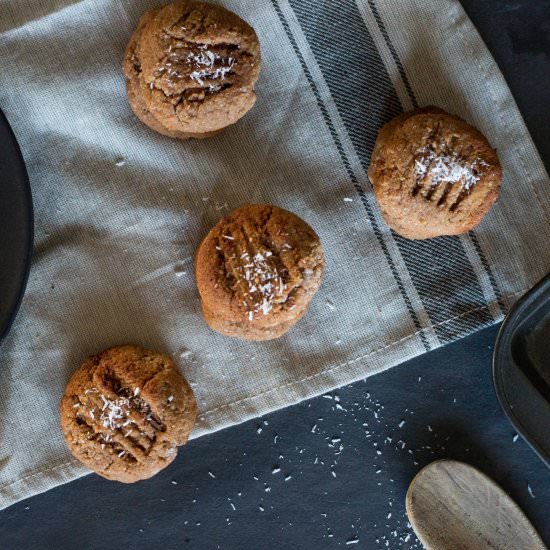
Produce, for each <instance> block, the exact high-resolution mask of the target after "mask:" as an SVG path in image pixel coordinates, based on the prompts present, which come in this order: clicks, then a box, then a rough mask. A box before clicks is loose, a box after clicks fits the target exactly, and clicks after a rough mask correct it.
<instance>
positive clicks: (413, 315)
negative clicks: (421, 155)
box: [271, 0, 431, 351]
mask: <svg viewBox="0 0 550 550" xmlns="http://www.w3.org/2000/svg"><path fill="white" fill-rule="evenodd" d="M271 1H272V3H273V7H274V8H275V11H276V12H277V15H278V16H279V19H280V21H281V24H282V26H283V28H284V30H285V33H286V35H287V37H288V39H289V41H290V43H291V45H292V48H293V49H294V52H295V53H296V56H297V58H298V61H299V62H300V66H301V67H302V69H303V71H304V74H305V76H306V79H307V81H308V83H309V85H310V87H311V90H312V92H313V94H314V96H315V99H316V100H317V105H318V107H319V109H320V111H321V114H322V115H323V118H324V120H325V122H326V124H327V127H328V129H329V132H330V134H331V136H332V139H333V140H334V144H335V146H336V149H337V151H338V153H339V155H340V158H341V159H342V163H343V165H344V167H345V169H346V171H347V173H348V176H349V178H350V180H351V182H352V183H353V186H354V188H355V190H356V191H357V193H358V195H359V197H360V200H361V203H362V204H363V207H364V208H365V211H366V213H367V217H368V219H369V221H370V224H371V226H372V228H373V231H374V234H375V236H376V238H377V239H378V242H379V243H380V247H381V248H382V251H383V252H384V256H385V257H386V261H387V262H388V266H389V268H390V271H391V273H392V275H393V277H394V279H395V282H396V284H397V286H398V288H399V291H400V292H401V295H402V297H403V300H404V302H405V305H406V307H407V310H408V312H409V314H410V316H411V319H412V321H413V323H414V326H415V328H416V330H417V331H418V332H419V337H420V340H421V341H422V344H423V346H424V348H425V349H426V351H430V349H431V347H430V344H429V343H428V340H427V338H426V335H425V334H424V332H423V329H422V325H421V324H420V320H419V319H418V315H417V314H416V311H415V310H414V308H413V306H412V303H411V300H410V298H409V296H408V294H407V291H406V289H405V285H404V284H403V281H402V279H401V276H400V275H399V272H398V271H397V269H396V267H395V263H394V261H393V259H392V257H391V255H390V253H389V251H388V247H387V245H386V243H385V241H384V238H383V236H382V234H381V232H380V227H379V226H378V222H377V221H376V218H375V216H374V213H373V211H372V208H371V206H370V204H369V202H368V200H367V197H366V196H365V192H364V190H363V189H362V187H361V185H360V184H359V181H358V180H357V177H356V175H355V173H354V171H353V169H352V167H351V164H350V162H349V159H348V158H347V155H346V153H345V151H344V147H343V146H342V142H341V141H340V138H339V137H338V133H337V132H336V129H335V127H334V123H333V122H332V120H331V118H330V115H329V113H328V111H327V108H326V106H325V104H324V103H323V100H322V98H321V94H320V93H319V90H318V88H317V85H316V84H315V81H314V80H313V77H312V76H311V72H310V70H309V68H308V66H307V64H306V62H305V60H304V56H303V55H302V53H301V52H300V48H299V47H298V44H297V43H296V39H295V38H294V35H293V34H292V31H291V30H290V26H289V24H288V21H287V20H286V19H285V17H284V14H283V12H282V11H281V8H280V6H279V4H278V0H271ZM394 108H395V109H397V111H396V112H398V109H399V102H397V104H395V106H394Z"/></svg>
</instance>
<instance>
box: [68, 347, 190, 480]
mask: <svg viewBox="0 0 550 550" xmlns="http://www.w3.org/2000/svg"><path fill="white" fill-rule="evenodd" d="M196 415H197V405H196V402H195V398H194V396H193V392H192V390H191V388H190V387H189V385H188V384H187V382H186V381H185V379H184V378H183V377H182V376H181V375H180V374H179V372H178V371H177V369H176V367H175V365H174V363H173V361H172V360H171V359H170V358H169V357H168V356H166V355H163V354H160V353H157V352H154V351H149V350H146V349H143V348H140V347H138V346H118V347H114V348H110V349H108V350H105V351H103V352H101V353H99V354H97V355H93V356H91V357H89V358H88V359H87V361H86V362H85V363H84V364H83V365H82V366H81V367H80V368H79V369H78V370H77V371H76V372H75V373H74V374H73V376H72V377H71V379H70V381H69V383H68V385H67V388H66V389H65V393H64V395H63V398H62V400H61V428H62V431H63V435H64V437H65V441H66V442H67V446H68V447H69V449H70V451H71V453H72V454H73V455H74V456H75V457H76V458H77V459H78V460H80V461H81V462H82V463H83V464H84V465H85V466H87V467H88V468H90V469H91V470H94V471H95V472H96V473H98V474H99V475H101V476H103V477H105V478H107V479H113V480H117V481H121V482H124V483H133V482H135V481H138V480H140V479H147V478H149V477H151V476H153V475H155V474H156V473H157V472H159V471H160V470H161V469H163V468H165V467H166V466H168V465H169V464H170V463H171V462H172V461H173V460H174V459H175V458H176V455H177V447H178V446H180V445H183V444H185V443H186V442H187V439H188V437H189V434H190V432H191V430H192V429H193V425H194V423H195V418H196Z"/></svg>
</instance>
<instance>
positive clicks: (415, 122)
mask: <svg viewBox="0 0 550 550" xmlns="http://www.w3.org/2000/svg"><path fill="white" fill-rule="evenodd" d="M368 175H369V179H370V181H371V183H372V185H373V188H374V192H375V195H376V199H377V201H378V204H379V205H380V209H381V211H382V215H383V217H384V220H385V222H386V223H387V224H388V225H389V226H390V227H391V228H392V229H393V230H394V231H396V232H397V233H399V234H400V235H402V236H403V237H406V238H408V239H429V238H432V237H438V236H441V235H459V234H461V233H465V232H467V231H469V230H471V229H473V228H474V227H476V226H477V225H478V224H479V223H480V222H481V220H482V219H483V217H484V216H485V215H486V214H487V212H488V211H489V210H490V208H491V206H492V205H493V203H494V202H495V200H496V199H497V197H498V195H499V191H500V184H501V180H502V169H501V167H500V163H499V160H498V157H497V154H496V152H495V150H494V149H493V148H492V147H491V146H490V144H489V142H488V141H487V139H486V138H485V137H484V136H483V134H481V132H479V131H478V130H477V129H476V128H474V127H473V126H471V125H470V124H468V123H467V122H465V121H464V120H462V119H461V118H459V117H458V116H455V115H451V114H448V113H446V112H445V111H443V110H442V109H438V108H437V107H426V108H422V109H417V110H415V111H412V112H409V113H404V114H402V115H400V116H398V117H397V118H395V119H393V120H392V121H390V122H389V123H388V124H386V125H385V126H384V127H383V128H382V129H381V130H380V132H379V134H378V139H377V140H376V144H375V147H374V151H373V154H372V160H371V164H370V166H369V170H368Z"/></svg>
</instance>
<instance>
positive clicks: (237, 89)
mask: <svg viewBox="0 0 550 550" xmlns="http://www.w3.org/2000/svg"><path fill="white" fill-rule="evenodd" d="M260 63H261V54H260V45H259V42H258V37H257V36H256V33H255V32H254V29H252V27H250V26H249V25H248V24H247V23H245V22H244V21H243V20H242V19H240V18H239V17H238V16H237V15H235V14H234V13H232V12H230V11H229V10H226V9H225V8H222V7H220V6H215V5H211V4H207V3H206V2H194V1H191V0H180V1H178V2H175V3H173V4H169V5H167V6H164V7H161V8H156V9H153V10H151V11H148V12H146V13H145V14H144V15H143V16H142V17H141V19H140V21H139V24H138V28H137V29H136V31H135V32H134V34H133V36H132V38H131V39H130V43H129V44H128V47H127V49H126V54H125V57H124V74H125V76H126V91H127V95H128V101H129V103H130V106H131V107H132V109H133V111H134V113H135V114H136V116H137V117H138V118H139V119H140V120H141V121H142V122H144V123H145V124H147V125H148V126H149V127H150V128H152V129H153V130H156V131H157V132H160V133H162V134H164V135H167V136H170V137H176V138H180V139H187V138H193V137H194V138H203V137H209V136H212V135H215V134H217V133H218V132H220V131H221V130H222V129H223V128H225V127H227V126H229V125H230V124H233V123H235V122H237V120H239V119H240V118H241V117H242V116H243V115H244V114H245V113H246V112H248V111H249V110H250V109H251V107H252V106H253V105H254V102H255V100H256V93H255V91H254V84H255V83H256V81H257V79H258V75H259V72H260Z"/></svg>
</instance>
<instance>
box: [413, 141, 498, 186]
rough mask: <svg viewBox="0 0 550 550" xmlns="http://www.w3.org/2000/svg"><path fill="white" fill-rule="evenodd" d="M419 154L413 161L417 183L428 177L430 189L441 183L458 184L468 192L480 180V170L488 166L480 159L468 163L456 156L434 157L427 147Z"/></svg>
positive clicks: (433, 152)
mask: <svg viewBox="0 0 550 550" xmlns="http://www.w3.org/2000/svg"><path fill="white" fill-rule="evenodd" d="M419 153H420V155H419V156H418V157H417V158H416V159H415V161H414V164H415V172H416V178H417V182H422V180H424V179H425V178H426V176H428V177H429V184H430V185H431V186H432V187H435V186H437V185H440V184H442V183H451V184H455V183H460V184H461V185H462V188H463V189H464V190H466V191H469V190H470V189H471V188H472V187H474V186H475V185H476V184H477V183H478V181H479V180H480V178H481V173H480V172H481V171H480V168H482V167H486V166H488V164H487V163H486V162H485V161H484V160H482V159H480V158H476V159H475V160H474V161H473V162H471V163H468V162H466V161H465V160H464V159H462V158H460V157H458V156H457V155H436V154H435V151H434V150H433V149H432V148H428V147H425V148H423V149H421V150H420V152H419Z"/></svg>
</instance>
